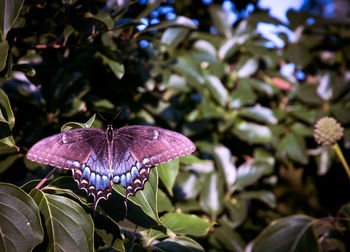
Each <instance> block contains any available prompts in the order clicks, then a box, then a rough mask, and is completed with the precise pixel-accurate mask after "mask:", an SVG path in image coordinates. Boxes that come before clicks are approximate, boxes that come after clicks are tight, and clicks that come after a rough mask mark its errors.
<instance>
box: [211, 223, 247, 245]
mask: <svg viewBox="0 0 350 252" xmlns="http://www.w3.org/2000/svg"><path fill="white" fill-rule="evenodd" d="M220 224H221V225H220V226H219V227H217V228H215V230H214V233H213V234H212V236H211V238H212V239H214V240H216V241H217V242H219V243H220V244H222V246H223V248H226V250H227V251H237V252H244V248H245V243H244V241H243V239H242V237H241V236H240V235H239V234H238V233H237V232H235V231H233V229H232V228H230V227H229V226H228V225H227V224H225V223H222V222H220Z"/></svg>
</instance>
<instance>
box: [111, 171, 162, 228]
mask: <svg viewBox="0 0 350 252" xmlns="http://www.w3.org/2000/svg"><path fill="white" fill-rule="evenodd" d="M113 189H114V190H116V191H117V193H119V194H120V195H121V196H123V197H125V193H126V191H125V188H124V187H123V186H122V185H121V184H113ZM157 191H158V171H157V167H155V168H151V169H150V173H149V177H148V180H147V182H146V183H145V186H144V188H143V190H139V191H137V192H136V194H135V196H130V197H129V200H130V201H131V202H133V203H134V204H136V205H137V206H140V207H141V208H142V210H143V212H144V213H145V214H147V215H148V216H149V217H151V218H152V219H153V220H155V221H156V222H158V223H160V221H159V217H158V208H157Z"/></svg>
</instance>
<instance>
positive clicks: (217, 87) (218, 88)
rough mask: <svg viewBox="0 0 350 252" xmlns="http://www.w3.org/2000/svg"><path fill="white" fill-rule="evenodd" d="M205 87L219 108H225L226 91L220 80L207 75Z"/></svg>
mask: <svg viewBox="0 0 350 252" xmlns="http://www.w3.org/2000/svg"><path fill="white" fill-rule="evenodd" d="M207 85H208V87H209V90H210V93H211V94H212V96H213V97H214V99H215V100H216V102H217V103H219V104H220V105H221V106H225V105H226V103H227V90H226V88H225V86H224V85H223V84H222V82H221V80H220V79H219V78H218V77H216V76H214V75H208V76H207Z"/></svg>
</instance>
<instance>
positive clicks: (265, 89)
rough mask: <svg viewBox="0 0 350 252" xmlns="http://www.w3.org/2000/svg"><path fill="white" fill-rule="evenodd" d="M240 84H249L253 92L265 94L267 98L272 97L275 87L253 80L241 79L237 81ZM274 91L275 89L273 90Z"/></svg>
mask: <svg viewBox="0 0 350 252" xmlns="http://www.w3.org/2000/svg"><path fill="white" fill-rule="evenodd" d="M239 83H240V84H244V85H245V84H249V85H250V86H251V87H252V88H253V89H254V90H256V91H258V92H260V93H263V94H266V95H268V96H272V95H273V94H274V93H275V90H274V88H275V86H271V85H270V84H268V83H266V82H263V81H260V80H257V79H254V78H241V79H240V80H239ZM275 89H276V88H275Z"/></svg>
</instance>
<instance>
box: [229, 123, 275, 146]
mask: <svg viewBox="0 0 350 252" xmlns="http://www.w3.org/2000/svg"><path fill="white" fill-rule="evenodd" d="M233 134H235V135H236V136H237V137H238V138H240V139H242V140H243V141H247V142H248V143H251V144H252V143H270V142H271V140H272V132H271V130H270V128H269V127H267V126H265V125H260V124H255V123H249V122H244V121H242V122H238V123H237V124H236V125H235V127H234V129H233Z"/></svg>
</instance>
